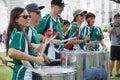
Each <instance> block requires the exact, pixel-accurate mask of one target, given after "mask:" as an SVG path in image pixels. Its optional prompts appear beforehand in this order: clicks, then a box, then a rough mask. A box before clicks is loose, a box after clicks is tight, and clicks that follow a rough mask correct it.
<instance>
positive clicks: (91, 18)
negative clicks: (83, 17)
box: [90, 17, 95, 26]
mask: <svg viewBox="0 0 120 80" xmlns="http://www.w3.org/2000/svg"><path fill="white" fill-rule="evenodd" d="M94 23H95V17H90V26H93V25H94Z"/></svg>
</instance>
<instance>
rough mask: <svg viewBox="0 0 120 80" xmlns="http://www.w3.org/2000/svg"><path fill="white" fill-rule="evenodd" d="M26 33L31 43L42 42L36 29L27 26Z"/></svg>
mask: <svg viewBox="0 0 120 80" xmlns="http://www.w3.org/2000/svg"><path fill="white" fill-rule="evenodd" d="M25 32H26V33H27V34H28V37H29V40H31V43H35V44H40V42H41V41H40V38H39V36H38V34H37V31H36V29H34V28H33V27H32V26H27V27H26V30H25ZM29 33H30V36H29ZM30 38H31V39H30Z"/></svg>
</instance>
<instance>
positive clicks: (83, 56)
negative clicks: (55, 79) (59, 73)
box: [61, 51, 109, 80]
mask: <svg viewBox="0 0 120 80" xmlns="http://www.w3.org/2000/svg"><path fill="white" fill-rule="evenodd" d="M61 53H62V56H64V57H65V59H66V60H65V61H64V62H63V63H62V65H63V66H71V67H73V68H74V67H76V71H77V80H82V76H83V71H84V70H85V69H87V68H91V67H102V68H104V69H105V70H106V72H108V75H109V54H108V52H101V51H87V52H83V51H63V52H61Z"/></svg>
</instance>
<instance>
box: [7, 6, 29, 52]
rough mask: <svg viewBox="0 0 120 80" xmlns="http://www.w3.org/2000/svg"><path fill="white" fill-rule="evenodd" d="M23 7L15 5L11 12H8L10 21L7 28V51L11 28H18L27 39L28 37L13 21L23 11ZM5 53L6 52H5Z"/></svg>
mask: <svg viewBox="0 0 120 80" xmlns="http://www.w3.org/2000/svg"><path fill="white" fill-rule="evenodd" d="M24 10H25V9H24V8H20V7H16V8H14V9H13V10H12V11H11V13H10V22H9V25H8V28H7V42H6V52H8V46H9V40H10V35H11V32H12V31H13V29H17V30H20V31H22V32H23V33H24V35H25V37H26V39H27V41H28V38H27V36H26V33H25V32H24V31H23V30H22V28H21V27H20V26H19V25H18V23H17V22H16V21H15V19H16V18H19V15H20V14H21V13H23V12H24ZM6 54H7V53H6Z"/></svg>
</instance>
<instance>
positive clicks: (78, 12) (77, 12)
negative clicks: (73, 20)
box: [73, 9, 87, 17]
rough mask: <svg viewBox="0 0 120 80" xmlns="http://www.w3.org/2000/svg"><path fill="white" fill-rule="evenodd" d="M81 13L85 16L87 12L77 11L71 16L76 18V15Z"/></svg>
mask: <svg viewBox="0 0 120 80" xmlns="http://www.w3.org/2000/svg"><path fill="white" fill-rule="evenodd" d="M81 13H83V14H87V11H85V10H82V9H78V10H76V11H74V13H73V16H74V17H76V16H77V15H78V14H81Z"/></svg>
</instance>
